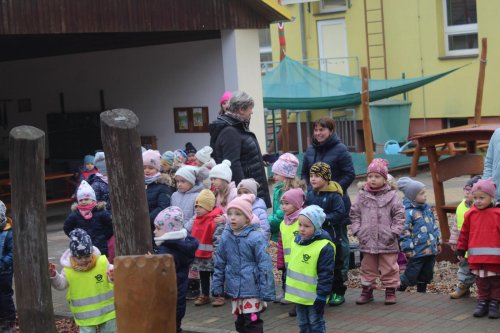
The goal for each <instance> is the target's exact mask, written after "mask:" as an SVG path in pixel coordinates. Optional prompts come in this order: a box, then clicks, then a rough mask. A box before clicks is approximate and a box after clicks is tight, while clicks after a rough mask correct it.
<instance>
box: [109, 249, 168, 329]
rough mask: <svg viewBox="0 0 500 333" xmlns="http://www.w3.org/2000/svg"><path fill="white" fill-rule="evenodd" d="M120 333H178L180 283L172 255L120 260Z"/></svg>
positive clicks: (117, 271)
mask: <svg viewBox="0 0 500 333" xmlns="http://www.w3.org/2000/svg"><path fill="white" fill-rule="evenodd" d="M114 264H115V268H114V281H115V308H116V312H117V314H119V315H118V316H117V318H116V323H117V332H120V333H137V332H148V333H175V332H176V325H175V317H176V315H175V314H176V303H177V282H176V275H175V263H174V260H173V258H172V256H170V255H155V256H149V255H147V256H122V257H116V258H115V261H114Z"/></svg>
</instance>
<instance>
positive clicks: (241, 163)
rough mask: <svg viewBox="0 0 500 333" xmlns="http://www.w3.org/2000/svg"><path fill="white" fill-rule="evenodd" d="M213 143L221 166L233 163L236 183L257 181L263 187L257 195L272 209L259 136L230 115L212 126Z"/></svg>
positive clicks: (214, 153) (220, 117) (216, 121)
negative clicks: (223, 162)
mask: <svg viewBox="0 0 500 333" xmlns="http://www.w3.org/2000/svg"><path fill="white" fill-rule="evenodd" d="M209 132H210V142H211V144H210V145H211V146H212V148H213V150H214V152H213V154H212V158H213V159H214V160H215V161H216V162H217V163H218V164H219V163H221V162H222V160H224V159H227V160H230V161H231V170H232V171H233V181H234V182H235V183H236V185H238V184H239V183H240V181H241V180H242V179H245V178H254V179H255V180H256V181H257V182H258V183H259V184H260V187H259V188H258V190H257V196H258V197H259V198H262V199H263V200H264V202H265V203H266V206H267V207H268V208H269V207H271V198H270V196H269V186H268V184H267V176H266V172H265V170H264V162H263V160H262V154H261V151H260V147H259V143H258V141H257V137H256V136H255V134H253V133H252V132H251V131H250V130H249V129H248V126H247V125H246V124H245V123H243V122H242V121H240V120H238V119H235V118H233V117H231V116H228V115H220V116H218V117H217V119H216V120H215V121H214V122H212V123H211V124H210V125H209Z"/></svg>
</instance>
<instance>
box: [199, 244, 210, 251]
mask: <svg viewBox="0 0 500 333" xmlns="http://www.w3.org/2000/svg"><path fill="white" fill-rule="evenodd" d="M198 250H200V251H209V252H214V246H213V245H210V244H200V245H198Z"/></svg>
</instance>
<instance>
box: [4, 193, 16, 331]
mask: <svg viewBox="0 0 500 333" xmlns="http://www.w3.org/2000/svg"><path fill="white" fill-rule="evenodd" d="M6 210H7V209H6V207H5V204H4V203H3V202H2V201H1V200H0V251H1V256H0V332H14V331H13V330H12V329H13V327H14V321H15V320H16V308H15V307H14V299H13V295H14V291H13V290H12V276H13V274H14V270H13V267H12V259H13V250H14V247H13V242H12V220H11V219H10V218H8V217H7V216H6V215H5V213H6Z"/></svg>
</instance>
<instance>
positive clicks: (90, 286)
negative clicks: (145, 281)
mask: <svg viewBox="0 0 500 333" xmlns="http://www.w3.org/2000/svg"><path fill="white" fill-rule="evenodd" d="M69 237H70V243H69V249H68V250H66V251H65V252H64V253H63V255H62V256H61V265H62V266H63V269H62V271H61V273H58V272H57V270H56V267H55V265H54V264H53V263H50V262H49V276H50V282H51V284H52V287H54V288H55V289H57V290H64V289H67V288H68V293H67V294H66V298H67V300H68V302H69V307H70V310H71V312H72V313H73V316H74V318H75V322H76V324H77V325H78V326H79V327H80V333H87V332H95V331H96V329H97V328H99V332H101V333H113V332H115V331H116V321H115V318H116V314H115V305H114V300H115V299H114V292H113V283H112V279H113V265H111V264H110V263H109V262H108V259H107V258H106V256H105V255H101V253H100V252H99V249H97V248H96V247H95V246H92V240H91V239H90V236H89V235H88V234H87V232H85V230H83V229H79V228H77V229H75V230H73V231H71V233H70V234H69Z"/></svg>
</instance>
